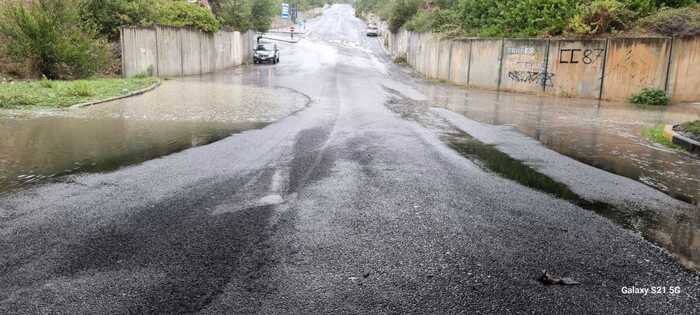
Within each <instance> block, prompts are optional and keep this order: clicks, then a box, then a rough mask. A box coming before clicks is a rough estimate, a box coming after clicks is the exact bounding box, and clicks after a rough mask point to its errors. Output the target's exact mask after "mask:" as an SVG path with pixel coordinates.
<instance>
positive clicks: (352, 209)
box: [0, 4, 700, 314]
mask: <svg viewBox="0 0 700 315" xmlns="http://www.w3.org/2000/svg"><path fill="white" fill-rule="evenodd" d="M307 27H308V30H307V36H306V39H304V40H302V41H300V42H299V43H298V44H294V45H280V53H281V62H280V63H278V64H275V65H259V66H245V67H240V68H237V69H236V70H232V71H231V72H226V73H224V74H223V75H220V76H208V77H202V78H185V79H181V80H182V81H187V82H188V83H192V84H193V85H195V86H196V85H205V86H206V85H207V84H208V83H216V84H221V85H222V88H225V87H228V86H229V83H230V85H232V86H234V85H244V86H246V85H254V86H258V87H260V90H258V89H255V91H260V92H259V93H257V92H256V93H254V94H255V95H250V94H251V93H243V92H241V93H242V95H244V97H236V98H235V99H236V104H238V107H236V109H232V108H230V107H227V106H226V104H228V102H226V101H216V99H217V97H216V96H215V95H217V94H216V93H205V94H199V96H197V95H198V94H194V93H197V91H191V92H182V93H179V94H176V95H178V96H177V98H178V102H174V103H172V104H179V103H185V104H186V103H190V102H192V103H199V101H198V99H200V98H202V99H211V98H213V99H214V101H207V102H206V105H207V106H210V107H208V108H212V111H214V112H216V114H211V113H208V111H205V110H198V109H196V108H195V109H192V108H191V107H190V106H177V107H176V109H174V110H170V109H171V107H170V106H162V107H160V104H159V103H157V102H155V101H154V102H144V104H143V105H140V104H138V103H129V104H125V105H124V106H116V104H112V106H114V108H111V107H109V106H107V107H104V106H99V107H94V108H90V109H86V110H85V111H77V112H74V111H71V112H70V114H65V115H63V116H61V117H66V118H65V119H87V120H101V119H126V118H122V117H129V118H128V120H129V123H128V124H127V125H128V126H132V125H131V124H132V123H136V122H133V121H134V120H138V121H139V122H141V121H143V122H144V123H147V122H150V121H152V120H156V121H160V122H163V121H173V122H175V123H178V124H179V123H182V122H183V121H185V122H198V121H204V122H206V123H209V122H211V121H214V122H216V123H217V124H216V125H214V126H220V125H219V124H234V123H237V122H240V121H248V119H250V121H249V122H251V123H256V122H259V121H258V120H257V119H256V117H258V115H257V114H250V115H249V114H248V113H260V115H262V116H264V117H265V119H263V120H261V121H263V122H264V121H266V120H267V119H273V118H277V117H283V116H284V115H285V114H288V113H290V112H292V111H293V110H295V109H296V108H297V107H298V106H296V105H291V104H296V102H290V100H293V99H295V98H296V97H295V96H294V95H298V94H296V93H293V92H290V91H289V90H288V89H285V88H276V86H282V87H286V88H289V89H294V90H296V91H300V93H302V94H304V95H308V96H309V98H311V99H312V100H313V102H312V103H311V105H310V106H308V107H306V108H305V109H304V110H301V111H299V112H298V113H295V114H293V115H290V116H287V117H285V118H284V119H279V120H277V121H275V122H274V123H270V124H268V125H266V126H265V127H264V128H261V129H257V130H249V131H246V132H242V133H239V134H236V135H234V136H231V137H227V138H226V139H222V140H220V141H217V142H215V143H212V144H209V145H205V146H200V147H197V148H192V149H189V150H184V151H182V152H179V153H177V154H170V155H167V156H162V157H161V158H157V159H153V160H150V161H147V162H144V163H138V164H137V165H132V166H130V167H123V168H120V169H118V170H116V171H113V172H104V173H96V174H83V175H80V176H70V180H66V181H63V182H60V183H52V184H46V185H36V186H33V187H31V188H28V189H21V190H20V191H17V192H13V193H9V194H6V195H3V196H0V314H54V313H58V314H104V313H107V314H112V313H117V314H141V313H153V312H159V313H168V314H170V313H173V314H179V313H188V314H189V313H201V314H328V313H330V314H335V313H348V314H358V313H359V314H375V313H392V314H394V313H396V314H403V313H419V314H424V313H425V314H460V313H481V314H511V313H515V314H533V313H537V314H538V313H542V314H560V313H565V314H589V313H593V314H618V313H625V314H626V313H632V314H653V313H660V312H663V313H667V314H692V313H693V310H695V309H697V305H698V297H700V286H698V283H700V273H698V272H694V271H689V270H688V269H687V268H686V267H687V266H686V267H684V266H682V265H681V264H679V263H677V260H676V259H674V257H673V256H671V255H670V254H669V253H671V254H675V255H676V257H678V258H679V260H681V261H682V259H683V257H690V259H697V258H698V256H697V254H696V253H698V252H700V250H698V246H700V242H699V241H698V233H700V229H698V228H697V224H696V223H694V222H697V219H696V218H697V217H693V216H685V217H683V215H684V213H689V212H687V211H690V210H689V208H690V207H691V205H689V204H687V203H684V202H681V201H679V200H677V199H674V198H672V197H670V196H669V195H667V194H664V193H662V192H660V191H658V190H656V189H654V188H652V187H650V186H648V185H645V184H643V183H641V182H639V181H636V180H633V179H630V178H627V177H623V176H619V175H615V174H612V173H610V172H606V171H603V170H601V169H598V168H595V167H592V166H590V165H587V164H584V163H581V162H578V161H576V160H575V159H572V158H570V157H567V156H564V155H562V154H559V153H557V152H556V151H554V150H552V149H549V148H548V147H545V146H544V145H542V144H541V143H540V142H539V141H537V140H534V139H533V138H532V137H530V136H528V135H529V134H536V133H533V131H532V130H531V129H527V128H532V129H533V130H537V129H538V128H536V127H537V122H538V119H537V115H536V113H537V111H536V109H537V104H534V105H522V104H520V103H528V102H522V101H520V100H518V99H513V100H512V101H508V102H502V100H499V101H496V100H492V99H491V100H490V99H489V98H486V96H484V97H481V98H479V99H478V100H475V101H474V103H471V101H470V103H469V104H467V105H466V106H465V105H464V104H463V103H464V100H465V99H467V100H469V99H470V98H469V97H467V98H465V97H464V93H465V92H464V90H460V89H458V88H455V91H457V90H460V91H459V93H461V97H457V96H456V95H459V94H455V96H454V97H452V98H450V97H449V94H445V93H443V92H444V91H443V92H441V91H439V90H437V91H435V93H433V94H431V92H430V90H431V89H435V88H434V87H433V86H435V84H433V83H430V82H426V81H424V80H419V79H417V78H415V77H414V76H413V75H411V74H410V71H409V70H408V69H406V68H405V67H401V66H397V65H395V64H393V63H392V62H391V60H390V58H389V57H387V55H386V54H385V52H384V51H383V50H382V47H381V44H380V42H379V41H378V39H376V38H368V37H367V36H365V33H364V32H365V30H366V27H367V26H366V24H365V23H364V22H363V21H362V20H360V19H358V18H357V17H356V16H355V12H354V10H353V9H352V7H351V6H350V5H347V4H343V5H340V4H336V5H332V6H330V7H328V8H327V9H326V10H325V12H324V14H323V15H322V16H321V17H319V18H317V19H314V20H309V21H308V23H307ZM181 80H178V82H179V81H181ZM168 82H170V81H168ZM168 82H166V86H164V87H163V88H167V83H168ZM385 87H386V88H390V89H393V91H394V92H392V91H388V90H387V89H385ZM183 88H184V89H187V87H186V86H179V85H176V86H175V88H174V89H175V90H179V89H183ZM197 88H198V87H195V88H194V89H197ZM445 89H446V90H447V88H445ZM216 90H219V91H220V90H221V89H218V88H217V89H216ZM265 91H275V92H276V94H277V95H278V98H277V99H276V100H272V101H268V98H267V97H264V96H265V95H266V93H265ZM221 92H222V95H227V94H226V92H224V91H221ZM172 93H176V91H172ZM453 93H457V92H453ZM155 95H157V94H153V95H151V94H148V95H146V96H144V97H149V96H150V97H154V96H155ZM443 95H447V97H446V96H443ZM469 95H471V92H470V94H469ZM168 96H169V95H165V96H164V97H168ZM298 96H299V99H300V101H301V102H299V103H300V104H299V106H303V104H305V103H306V101H308V99H306V98H305V97H302V96H300V95H298ZM251 97H253V98H252V99H254V100H256V101H255V102H259V103H262V104H263V105H260V106H258V105H257V104H256V106H252V105H248V104H246V103H245V102H246V101H247V100H250V99H251ZM156 99H157V98H154V100H156ZM432 99H436V101H435V102H432V101H431V100H432ZM392 101H393V102H392ZM551 101H552V102H557V101H556V100H555V99H551ZM452 102H454V103H455V105H454V106H452V105H451V107H453V108H454V111H456V112H460V110H459V109H458V108H457V105H459V106H465V107H464V108H462V109H463V110H462V111H461V113H465V112H466V113H467V115H472V116H474V117H477V116H479V115H475V114H474V113H477V114H480V115H483V116H484V118H483V120H484V121H487V120H488V119H489V115H490V114H489V113H491V112H494V111H495V112H496V113H498V117H499V118H498V119H493V120H490V121H491V122H493V123H494V124H495V125H490V124H485V123H480V122H478V121H475V120H474V119H469V118H467V117H466V116H464V115H462V114H459V113H456V112H453V111H450V110H447V109H444V108H437V107H435V106H439V105H440V104H443V105H442V106H444V107H447V105H448V104H450V103H452ZM212 104H213V105H212ZM265 104H270V105H271V104H275V107H273V108H272V109H270V107H268V106H266V105H265ZM495 104H499V105H498V106H501V105H503V107H504V108H503V109H502V110H503V112H501V109H499V110H494V107H495V106H496V105H495ZM511 104H513V105H511ZM547 105H549V103H547V102H544V103H543V104H542V106H541V107H542V108H543V109H542V120H543V121H544V120H547V121H551V122H552V124H553V125H555V126H562V124H560V123H558V121H559V119H560V118H559V117H565V118H562V119H565V120H564V121H565V122H567V121H572V120H575V118H570V117H569V116H572V115H573V114H572V112H576V111H579V110H581V111H583V112H584V113H587V112H586V111H585V110H584V109H587V110H589V111H592V109H588V108H587V107H583V108H584V109H573V110H571V111H567V110H564V109H547V108H546V106H547ZM142 106H146V107H147V108H141V107H142ZM149 106H156V108H157V110H153V109H151V108H150V107H149ZM195 107H196V106H195ZM421 107H425V110H423V111H421ZM508 107H511V108H510V110H512V111H515V113H513V114H509V113H505V111H507V110H509V108H508ZM277 108H279V109H280V112H277V111H276V110H274V109H277ZM562 108H566V107H562ZM674 108H676V107H671V108H670V110H669V112H670V113H671V112H673V111H674ZM600 110H601V111H602V112H603V113H605V112H606V111H607V110H608V108H606V107H601V109H600ZM611 110H612V109H611ZM183 111H189V112H187V113H186V114H184V113H183ZM470 111H471V112H472V113H470ZM482 111H486V112H484V113H482ZM226 113H227V114H226ZM518 113H519V114H518ZM545 113H547V114H545ZM531 114H532V115H535V117H534V118H530V117H529V115H531ZM634 114H635V115H642V114H639V113H634ZM228 115H233V116H235V117H236V118H233V119H227V118H225V117H226V116H228ZM509 115H512V116H509ZM629 115H630V116H631V118H628V117H626V116H628V114H627V113H622V114H619V115H617V116H623V117H621V118H617V117H616V115H614V114H599V115H598V116H595V114H593V113H588V114H581V117H582V118H581V120H584V121H587V120H588V119H589V117H599V118H600V120H601V121H605V120H607V119H608V118H605V117H612V118H610V119H613V118H614V119H615V120H618V121H623V122H625V121H632V122H634V121H641V122H643V123H638V125H639V126H638V127H634V128H641V127H642V126H643V125H646V124H650V123H653V122H654V119H651V120H648V119H647V118H644V117H642V118H640V117H639V116H632V114H629ZM644 115H646V114H644ZM663 115H667V114H663ZM684 115H685V114H684ZM189 116H193V117H199V118H198V119H197V120H189V119H188V117H189ZM239 116H240V117H239ZM139 117H141V118H142V119H137V118H139ZM241 117H243V118H241ZM491 117H493V116H491ZM503 117H510V118H509V120H504V118H503ZM152 118H153V119H152ZM666 118H668V117H663V116H662V117H660V118H659V119H660V120H663V119H666ZM219 119H221V120H219ZM475 119H476V118H475ZM508 121H510V122H512V123H513V124H514V125H516V126H517V125H518V124H519V123H520V124H522V126H524V127H527V128H524V130H525V131H524V132H520V131H518V130H516V129H515V128H513V127H510V126H502V124H506V123H509V122H508ZM533 124H535V125H534V126H535V127H532V125H533ZM570 124H572V125H575V126H578V125H579V124H583V123H579V122H575V123H574V122H571V123H570ZM588 124H591V125H594V126H597V125H599V124H600V125H601V126H606V127H607V126H609V125H614V124H609V123H603V122H598V121H597V120H596V121H595V122H590V123H588ZM630 125H631V126H637V124H632V123H630ZM182 126H186V125H182ZM76 128H78V127H76ZM98 128H100V126H99V125H97V124H96V126H94V127H92V128H91V129H90V130H88V131H89V132H92V133H97V131H96V129H98ZM134 128H136V127H134ZM140 128H141V127H139V128H138V129H140ZM143 128H149V127H148V126H147V125H144V127H143ZM217 128H218V127H217ZM580 128H582V129H581V130H585V131H587V132H588V133H585V132H582V134H581V137H583V139H585V140H581V142H584V143H587V144H588V143H590V142H591V141H592V140H590V137H591V134H590V133H591V131H589V130H595V129H596V128H594V127H586V128H583V127H580ZM630 128H633V127H630ZM161 129H165V127H163V128H157V130H161ZM171 129H172V130H180V128H178V127H172V128H171ZM182 129H187V128H185V127H182ZM193 129H194V130H197V128H196V127H192V129H189V131H187V132H183V134H184V135H183V137H182V138H183V139H188V138H189V139H192V137H191V134H192V133H196V131H191V130H193ZM599 129H601V130H602V129H603V128H602V127H601V128H599ZM539 130H542V135H540V136H539V137H538V139H541V141H542V142H545V143H557V142H552V141H554V140H547V139H560V138H557V137H552V135H557V134H558V133H555V130H558V129H550V128H548V127H546V126H540V127H539ZM624 130H627V129H623V131H616V132H617V133H618V134H622V135H624V134H625V133H626V132H625V131H624ZM446 131H447V132H449V133H446ZM149 132H154V131H153V130H151V131H149ZM3 133H4V132H3ZM115 133H116V132H115ZM572 133H573V132H570V133H565V134H567V135H572V136H573V134H572ZM630 133H633V132H630ZM45 134H49V133H48V132H46V133H45ZM123 134H124V133H123V132H122V133H120V134H119V135H120V137H121V135H123ZM444 134H447V135H451V136H456V137H457V138H460V140H459V141H452V142H451V141H448V140H445V139H443V138H441V136H443V135H444ZM601 134H602V132H601ZM128 136H130V135H127V137H128ZM469 136H471V137H472V138H473V139H470V138H469ZM635 137H637V136H635ZM156 138H157V139H158V142H159V143H162V142H165V143H167V140H164V139H161V138H158V137H156ZM163 138H168V137H163ZM576 138H578V136H577V137H576ZM620 138H621V139H623V140H624V141H622V140H616V142H617V143H623V144H627V143H635V142H634V141H637V140H634V141H629V140H626V139H627V138H625V137H621V136H620ZM25 139H30V140H29V141H31V139H34V137H25ZM613 139H617V138H613ZM635 139H639V138H635ZM59 140H60V139H59ZM475 140H478V142H477V141H475ZM25 141H26V140H25ZM557 141H566V142H565V143H569V142H575V140H573V139H569V138H566V137H565V140H557ZM99 142H101V141H96V140H95V141H93V143H99ZM183 142H187V140H183ZM195 142H197V141H195ZM618 146H621V147H622V145H618ZM15 147H18V146H15ZM552 147H556V145H554V146H552ZM613 147H615V146H614V145H613ZM80 150H84V151H87V149H84V148H82V149H81V148H76V149H75V150H73V151H74V152H80ZM591 150H593V147H591ZM621 152H627V151H621ZM661 152H663V151H661ZM622 161H624V160H622ZM672 170H674V171H675V170H676V169H672ZM606 205H610V206H611V207H610V208H606V207H607V206H606ZM693 207H695V206H693ZM606 209H612V211H616V212H614V213H612V214H610V215H606V214H605V213H604V212H605V210H606ZM647 209H648V211H651V212H653V213H652V216H648V215H647V213H649V212H648V211H647ZM618 210H619V211H618ZM690 213H695V214H697V212H690ZM618 214H619V215H621V216H622V218H620V217H618ZM648 217H650V218H651V219H649V220H648V219H647V218H648ZM667 218H670V219H669V220H667ZM676 218H678V219H676ZM683 219H684V220H687V221H688V222H690V223H687V224H684V223H683V221H682V220H683ZM664 220H667V221H664ZM656 222H661V224H666V223H664V222H668V226H667V227H664V228H659V229H657V230H660V231H662V232H660V233H659V237H658V238H656V239H654V238H648V239H652V242H656V244H662V245H663V246H664V247H665V249H664V248H662V247H660V246H658V245H655V244H654V243H652V242H650V241H647V240H645V239H644V238H643V237H642V236H641V235H640V233H637V232H636V231H640V230H641V231H642V232H641V233H655V232H653V231H654V229H653V228H652V229H644V228H641V229H640V228H638V227H641V226H642V225H646V226H658V225H659V223H656ZM662 237H667V238H668V242H663V241H657V239H661V238H662ZM542 270H546V271H547V272H548V273H550V274H552V275H554V276H556V277H562V278H563V277H566V278H571V279H574V280H575V281H577V282H580V283H581V285H576V286H558V285H545V284H543V283H542V282H540V281H538V279H541V276H542V275H543V272H542ZM631 286H635V287H643V288H650V287H659V286H664V287H669V288H671V287H672V288H678V291H679V292H678V293H675V294H649V295H639V294H636V295H635V294H625V292H624V291H623V288H625V287H627V288H629V287H631Z"/></svg>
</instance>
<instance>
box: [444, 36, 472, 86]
mask: <svg viewBox="0 0 700 315" xmlns="http://www.w3.org/2000/svg"><path fill="white" fill-rule="evenodd" d="M470 49H471V41H469V40H455V41H452V47H451V48H450V55H451V58H450V61H451V64H450V76H449V78H448V80H450V81H452V82H454V83H457V84H463V85H466V84H467V72H468V71H469V50H470Z"/></svg>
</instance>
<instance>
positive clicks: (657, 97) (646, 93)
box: [630, 88, 671, 106]
mask: <svg viewBox="0 0 700 315" xmlns="http://www.w3.org/2000/svg"><path fill="white" fill-rule="evenodd" d="M670 101H671V100H670V99H669V97H668V96H666V92H664V90H661V89H646V88H645V89H642V91H641V92H639V93H637V94H635V95H632V97H630V102H632V103H635V104H640V105H655V106H664V105H668V103H669V102H670Z"/></svg>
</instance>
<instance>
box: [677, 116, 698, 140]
mask: <svg viewBox="0 0 700 315" xmlns="http://www.w3.org/2000/svg"><path fill="white" fill-rule="evenodd" d="M681 130H682V131H683V132H686V133H689V134H690V135H691V136H692V137H693V138H695V139H700V120H696V121H689V122H687V123H683V124H681Z"/></svg>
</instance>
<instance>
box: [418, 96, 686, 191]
mask: <svg viewBox="0 0 700 315" xmlns="http://www.w3.org/2000/svg"><path fill="white" fill-rule="evenodd" d="M426 95H428V97H429V98H432V99H431V100H430V103H431V105H432V106H438V107H443V108H446V109H449V110H451V111H453V112H456V113H460V114H462V115H464V116H466V117H468V118H470V119H473V120H476V121H479V122H483V123H487V124H492V125H512V126H514V127H515V128H517V129H518V131H520V132H522V133H524V134H526V135H528V136H530V137H532V138H534V139H536V140H538V141H539V142H541V143H542V144H544V145H545V146H547V147H548V148H550V149H552V150H555V151H557V152H559V153H561V154H564V155H566V156H569V157H572V158H574V159H576V160H578V161H581V162H584V163H586V164H588V165H591V166H594V167H597V168H600V169H604V170H606V171H609V172H612V173H615V174H618V175H622V176H625V177H628V178H631V179H634V180H638V181H640V182H643V183H645V184H647V185H649V186H652V187H654V188H656V189H659V190H661V191H663V192H665V193H667V194H669V195H671V196H672V197H674V198H677V199H679V200H682V201H685V202H688V203H691V204H695V205H697V204H698V201H699V200H700V158H698V157H697V156H693V155H691V154H689V153H686V152H681V151H674V150H671V149H668V148H665V147H663V146H661V145H658V144H654V143H652V142H650V141H649V140H647V139H646V138H645V136H644V131H645V129H647V128H652V127H655V126H658V125H661V124H676V123H680V122H685V121H692V120H696V119H700V104H697V105H693V104H680V105H673V106H670V107H668V108H664V107H662V108H649V107H639V106H636V105H633V104H624V103H600V102H598V101H595V100H583V99H569V98H554V97H538V96H532V95H517V94H510V93H496V92H488V91H471V90H470V91H466V90H464V89H460V88H455V87H449V86H444V87H437V86H433V87H428V88H427V90H426Z"/></svg>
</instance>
